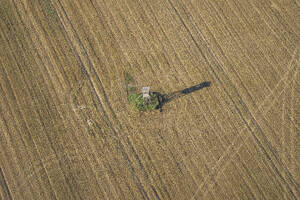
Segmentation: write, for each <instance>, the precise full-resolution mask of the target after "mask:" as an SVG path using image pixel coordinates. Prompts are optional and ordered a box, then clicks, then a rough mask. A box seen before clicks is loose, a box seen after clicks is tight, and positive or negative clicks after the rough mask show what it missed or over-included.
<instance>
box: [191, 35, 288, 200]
mask: <svg viewBox="0 0 300 200" xmlns="http://www.w3.org/2000/svg"><path fill="white" fill-rule="evenodd" d="M194 42H195V43H196V45H197V47H198V48H199V46H198V44H197V42H196V41H195V40H194ZM211 70H212V72H213V73H214V74H215V76H216V77H218V76H217V74H216V72H215V70H213V68H211ZM224 90H225V92H226V89H225V88H224ZM226 93H228V92H226ZM237 97H238V98H239V99H241V97H240V95H238V94H237ZM231 98H232V97H231ZM232 101H234V100H233V99H232ZM240 102H241V101H240ZM241 103H242V102H241ZM242 104H244V103H242ZM244 108H246V111H247V113H249V112H250V111H249V110H248V108H247V107H245V104H244ZM237 111H238V112H239V114H240V116H241V117H242V118H243V120H244V121H245V123H247V121H246V120H245V118H244V117H243V115H242V113H241V111H239V109H238V110H237ZM249 114H250V117H251V118H253V115H252V114H251V113H249ZM257 125H258V124H257V123H256V127H257V128H258V129H259V130H260V132H261V131H262V130H261V128H260V127H259V126H257ZM247 128H248V129H249V131H250V132H251V134H252V136H253V138H254V139H255V141H256V142H257V144H258V145H259V147H260V148H261V150H262V151H263V153H265V155H266V157H267V159H268V160H269V161H270V164H271V166H272V168H273V169H274V170H275V172H276V173H277V174H278V175H279V177H280V179H281V180H282V181H283V182H285V183H286V186H287V187H288V188H289V191H290V192H291V194H292V195H293V196H294V192H293V191H292V190H291V189H290V186H289V185H290V184H292V185H293V183H292V182H290V181H289V183H287V182H286V180H285V179H284V178H283V176H282V175H281V173H280V171H279V170H278V165H277V164H276V165H275V163H274V160H272V159H271V157H270V154H269V153H267V151H266V149H265V148H264V147H263V146H262V143H261V142H260V140H259V139H258V138H257V137H256V135H255V134H254V132H253V130H252V128H251V127H250V126H249V125H247ZM260 136H262V137H263V141H264V142H265V143H267V144H269V142H268V141H267V140H266V138H265V137H264V136H263V135H260ZM267 147H268V148H267V150H268V151H271V155H272V156H275V160H276V161H278V158H277V157H276V155H275V154H274V151H272V148H271V147H270V145H268V146H267ZM283 168H284V171H285V172H287V171H288V170H287V169H286V167H283ZM287 173H288V174H289V172H287ZM293 186H294V185H293Z"/></svg>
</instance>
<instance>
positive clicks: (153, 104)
mask: <svg viewBox="0 0 300 200" xmlns="http://www.w3.org/2000/svg"><path fill="white" fill-rule="evenodd" d="M150 97H151V101H150V102H146V101H145V100H144V98H143V94H142V93H139V94H131V95H129V102H130V104H131V105H133V106H134V107H135V108H136V109H138V110H139V111H153V110H155V109H157V108H158V106H159V101H158V97H157V95H156V94H154V93H150Z"/></svg>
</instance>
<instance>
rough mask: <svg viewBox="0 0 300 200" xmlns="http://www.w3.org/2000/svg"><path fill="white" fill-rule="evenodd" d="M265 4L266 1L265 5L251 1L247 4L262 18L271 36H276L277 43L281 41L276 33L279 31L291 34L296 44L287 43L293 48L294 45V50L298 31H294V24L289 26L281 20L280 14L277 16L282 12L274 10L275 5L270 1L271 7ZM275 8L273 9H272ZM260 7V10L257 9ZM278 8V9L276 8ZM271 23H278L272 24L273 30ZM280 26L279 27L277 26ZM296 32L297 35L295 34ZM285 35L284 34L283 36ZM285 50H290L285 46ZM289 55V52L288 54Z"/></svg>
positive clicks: (297, 43) (285, 21)
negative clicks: (271, 33)
mask: <svg viewBox="0 0 300 200" xmlns="http://www.w3.org/2000/svg"><path fill="white" fill-rule="evenodd" d="M266 2H267V1H265V3H262V2H255V1H254V2H253V1H249V4H251V6H252V7H253V9H254V10H256V12H257V13H259V15H261V16H262V17H261V18H262V20H263V21H265V23H266V25H267V26H268V27H269V29H270V30H271V31H272V32H273V34H274V35H276V36H277V38H278V40H279V41H281V40H280V39H279V38H280V37H279V34H278V32H279V31H282V32H286V33H289V34H291V33H292V35H293V36H294V37H296V38H297V40H296V41H297V42H296V43H294V44H293V42H292V41H291V42H290V43H289V45H290V46H293V45H295V47H294V48H297V45H299V41H300V40H299V39H300V38H299V30H296V31H295V30H294V27H296V26H295V25H296V24H294V25H291V24H289V22H288V21H287V20H284V19H282V15H281V14H278V13H280V12H282V10H281V9H279V10H277V9H276V7H277V6H276V4H275V3H274V2H273V0H272V1H269V2H272V3H271V6H264V5H265V4H266ZM272 5H273V7H272ZM274 6H275V7H274ZM260 7H261V9H259V8H260ZM271 8H273V9H271ZM277 8H278V7H277ZM274 9H276V11H277V12H278V13H276V12H275V11H274ZM267 11H270V12H271V13H272V14H273V15H272V16H273V17H272V16H271V15H270V14H268V13H270V12H267ZM266 19H268V21H267V20H266ZM272 21H276V22H278V23H277V24H275V23H274V25H273V27H274V28H272V26H271V22H272ZM284 23H286V25H285V24H284ZM279 25H280V26H279ZM297 32H298V33H297ZM285 35H286V34H285ZM285 48H286V49H287V50H289V51H290V50H291V49H289V48H288V46H287V45H285ZM290 53H291V52H290Z"/></svg>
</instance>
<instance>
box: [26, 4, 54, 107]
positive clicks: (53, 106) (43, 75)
mask: <svg viewBox="0 0 300 200" xmlns="http://www.w3.org/2000/svg"><path fill="white" fill-rule="evenodd" d="M24 9H25V8H24ZM42 76H45V75H42ZM46 76H47V75H46ZM49 78H50V76H49ZM44 80H47V79H44ZM46 82H47V81H46ZM50 88H51V87H50ZM52 88H53V86H52ZM56 96H57V94H56ZM53 108H55V109H56V110H57V108H56V106H53Z"/></svg>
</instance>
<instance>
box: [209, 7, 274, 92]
mask: <svg viewBox="0 0 300 200" xmlns="http://www.w3.org/2000/svg"><path fill="white" fill-rule="evenodd" d="M223 3H225V2H223ZM207 4H209V7H211V8H212V9H213V10H214V11H215V13H216V15H217V16H218V19H219V20H221V21H222V23H221V24H223V26H224V28H225V29H226V31H227V32H228V34H229V36H231V37H230V39H231V40H232V41H234V42H235V44H236V46H237V47H238V48H239V49H238V50H239V51H240V52H242V53H243V57H244V58H246V60H247V63H249V67H250V70H251V72H253V73H254V74H255V76H253V79H254V78H256V79H257V77H258V78H259V79H260V80H261V81H262V82H263V83H264V84H265V86H266V87H267V88H268V90H269V91H271V89H270V86H269V84H268V83H267V82H266V80H265V79H264V78H263V75H262V74H261V72H260V71H259V70H258V69H256V68H255V67H254V66H256V65H257V64H258V61H256V60H255V59H253V58H254V56H252V58H251V55H252V54H253V52H250V50H249V47H247V45H246V43H245V41H244V40H243V39H242V38H241V37H240V35H242V34H241V33H240V32H241V31H240V32H239V31H238V28H240V29H241V27H243V28H244V29H245V28H246V27H249V26H242V23H241V20H240V18H239V17H237V16H236V14H235V10H233V9H232V8H230V7H229V9H230V10H231V12H230V13H233V15H234V18H235V19H236V20H237V22H239V23H236V22H235V21H234V22H231V21H230V19H229V18H228V17H226V14H225V13H226V12H225V11H224V10H223V5H218V4H214V2H207ZM226 7H228V6H226ZM219 13H221V14H219ZM222 16H223V17H222ZM229 17H230V16H229ZM232 23H235V26H237V28H234V26H233V25H232ZM207 27H208V26H207ZM221 31H222V30H221ZM221 31H220V32H221ZM214 40H216V41H217V39H214ZM252 42H253V43H255V44H256V45H257V42H256V40H252ZM217 45H218V46H219V49H220V50H221V55H223V56H224V57H227V56H226V54H225V52H226V49H225V50H223V49H221V46H222V45H219V44H217ZM259 53H260V54H262V55H264V54H263V52H262V51H260V52H259ZM260 54H257V55H256V56H260ZM256 59H257V57H256ZM227 61H228V62H229V59H227ZM232 62H233V61H232ZM232 62H231V63H232ZM268 62H269V61H268ZM229 63H230V62H229ZM233 63H234V62H233ZM233 63H232V64H233ZM269 66H272V65H270V63H269Z"/></svg>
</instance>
